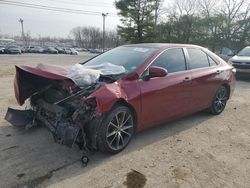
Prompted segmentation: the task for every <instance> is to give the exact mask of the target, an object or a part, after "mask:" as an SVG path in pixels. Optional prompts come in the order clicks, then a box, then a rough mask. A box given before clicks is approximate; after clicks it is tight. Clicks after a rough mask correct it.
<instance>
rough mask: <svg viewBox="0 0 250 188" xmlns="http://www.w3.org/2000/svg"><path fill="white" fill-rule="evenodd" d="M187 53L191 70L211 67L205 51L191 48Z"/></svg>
mask: <svg viewBox="0 0 250 188" xmlns="http://www.w3.org/2000/svg"><path fill="white" fill-rule="evenodd" d="M187 51H188V54H189V68H190V69H197V68H203V67H209V63H208V58H207V54H205V53H204V52H203V51H201V50H200V49H196V48H189V49H187Z"/></svg>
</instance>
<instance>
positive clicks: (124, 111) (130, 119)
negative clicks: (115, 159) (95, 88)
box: [97, 106, 135, 154]
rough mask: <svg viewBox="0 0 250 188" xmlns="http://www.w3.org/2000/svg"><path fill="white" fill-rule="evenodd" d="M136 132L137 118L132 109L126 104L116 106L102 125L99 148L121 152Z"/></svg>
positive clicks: (114, 152) (98, 138)
mask: <svg viewBox="0 0 250 188" xmlns="http://www.w3.org/2000/svg"><path fill="white" fill-rule="evenodd" d="M121 122H122V123H121ZM134 132H135V120H134V116H133V114H132V112H131V110H130V109H129V108H128V107H126V106H116V107H114V108H113V110H112V111H111V112H109V113H108V114H107V116H106V118H104V120H103V122H102V124H101V126H100V129H99V132H98V137H97V143H98V149H99V150H100V151H102V152H106V153H110V154H116V153H119V152H120V151H122V150H123V149H124V148H126V147H127V145H128V144H129V142H130V140H131V138H132V136H133V135H134Z"/></svg>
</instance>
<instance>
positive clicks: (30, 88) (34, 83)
mask: <svg viewBox="0 0 250 188" xmlns="http://www.w3.org/2000/svg"><path fill="white" fill-rule="evenodd" d="M67 75H68V71H67V67H59V66H52V65H43V64H39V65H37V67H30V66H21V65H20V66H16V76H15V80H14V89H15V96H16V100H17V102H18V103H19V104H20V105H22V104H23V103H24V101H25V100H26V99H27V98H29V97H30V96H31V95H32V94H33V93H35V92H37V91H39V90H41V89H42V88H43V87H45V86H46V85H48V80H66V79H69V78H68V77H67Z"/></svg>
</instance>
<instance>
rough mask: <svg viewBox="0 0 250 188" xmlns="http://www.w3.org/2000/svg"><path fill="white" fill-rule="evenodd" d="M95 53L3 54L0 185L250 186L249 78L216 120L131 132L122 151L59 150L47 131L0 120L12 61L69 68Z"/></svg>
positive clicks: (193, 119)
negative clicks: (84, 157) (85, 159)
mask: <svg viewBox="0 0 250 188" xmlns="http://www.w3.org/2000/svg"><path fill="white" fill-rule="evenodd" d="M91 56H92V55H91V54H88V53H81V54H80V55H78V56H70V55H38V54H34V55H32V54H24V55H1V56H0V65H1V68H0V82H1V85H0V102H1V103H0V116H1V118H0V187H1V188H2V187H3V188H5V187H47V186H48V187H91V188H92V187H106V188H107V187H129V188H132V187H183V188H186V187H211V188H213V187H232V188H236V187H246V188H247V187H250V116H249V114H250V100H249V98H250V78H247V77H241V78H238V80H237V84H236V90H235V93H234V95H233V97H232V98H231V99H230V100H229V102H228V104H227V107H226V109H225V111H224V112H223V113H222V114H221V115H219V116H212V115H210V114H207V113H205V112H200V113H198V114H194V115H192V116H189V117H186V118H182V119H179V120H176V121H174V122H171V123H168V124H166V125H161V126H157V127H155V128H152V129H149V130H146V131H143V132H141V133H139V134H137V135H136V137H135V138H134V139H133V140H132V142H131V143H130V145H129V146H128V148H127V149H125V150H124V151H122V152H121V153H119V154H117V155H114V156H110V155H105V154H102V153H98V152H97V153H95V154H93V155H92V156H90V158H91V161H90V163H89V164H88V166H87V167H83V166H82V165H81V163H80V162H79V158H80V156H81V152H80V151H76V150H73V149H69V148H67V147H63V146H60V145H58V144H56V143H54V142H53V138H52V136H51V135H50V133H49V132H48V131H47V130H46V129H45V128H36V129H32V130H28V131H25V130H19V129H15V128H13V127H11V126H10V125H9V124H8V123H7V122H6V121H4V119H3V117H4V115H5V112H6V109H7V107H8V106H11V107H14V106H16V105H17V104H16V101H15V99H14V92H13V77H14V65H15V64H26V65H27V64H28V65H36V64H38V63H50V64H63V65H69V64H73V63H77V62H82V61H84V60H86V59H88V58H90V57H91Z"/></svg>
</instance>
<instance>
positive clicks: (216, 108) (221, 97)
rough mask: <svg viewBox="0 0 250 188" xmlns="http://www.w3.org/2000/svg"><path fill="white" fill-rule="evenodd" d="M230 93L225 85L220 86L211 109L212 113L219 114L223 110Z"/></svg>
mask: <svg viewBox="0 0 250 188" xmlns="http://www.w3.org/2000/svg"><path fill="white" fill-rule="evenodd" d="M228 94H229V93H228V91H227V88H226V87H225V86H220V87H219V89H218V90H217V92H216V94H215V97H214V100H213V102H212V105H211V107H210V110H209V111H210V112H211V113H212V114H214V115H218V114H220V113H221V112H223V110H224V109H225V107H226V104H227V100H228Z"/></svg>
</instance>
